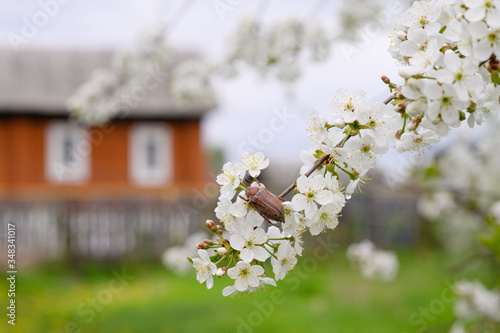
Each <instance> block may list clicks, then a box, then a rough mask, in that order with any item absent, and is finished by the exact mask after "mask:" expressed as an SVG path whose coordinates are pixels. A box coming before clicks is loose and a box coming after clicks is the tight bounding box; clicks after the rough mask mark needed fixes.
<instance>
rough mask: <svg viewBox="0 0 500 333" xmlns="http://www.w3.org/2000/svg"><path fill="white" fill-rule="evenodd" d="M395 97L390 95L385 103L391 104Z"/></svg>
mask: <svg viewBox="0 0 500 333" xmlns="http://www.w3.org/2000/svg"><path fill="white" fill-rule="evenodd" d="M393 99H394V97H392V96H390V97H388V98H387V99H386V100H385V101H384V104H386V105H387V104H389V103H390V102H391V101H392V100H393Z"/></svg>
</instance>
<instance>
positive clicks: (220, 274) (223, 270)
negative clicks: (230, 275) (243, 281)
mask: <svg viewBox="0 0 500 333" xmlns="http://www.w3.org/2000/svg"><path fill="white" fill-rule="evenodd" d="M226 272H227V267H221V268H219V269H218V270H217V272H215V275H217V277H223V276H224V275H226Z"/></svg>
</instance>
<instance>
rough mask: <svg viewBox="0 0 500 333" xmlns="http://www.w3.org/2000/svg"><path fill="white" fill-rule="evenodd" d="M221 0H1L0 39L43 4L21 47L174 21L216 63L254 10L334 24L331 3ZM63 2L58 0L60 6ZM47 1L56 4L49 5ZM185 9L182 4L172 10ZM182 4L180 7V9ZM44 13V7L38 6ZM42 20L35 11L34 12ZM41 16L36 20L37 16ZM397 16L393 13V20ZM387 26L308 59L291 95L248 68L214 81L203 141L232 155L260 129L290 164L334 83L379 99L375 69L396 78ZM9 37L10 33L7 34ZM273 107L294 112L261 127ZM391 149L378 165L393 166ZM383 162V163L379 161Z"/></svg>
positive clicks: (132, 33)
mask: <svg viewBox="0 0 500 333" xmlns="http://www.w3.org/2000/svg"><path fill="white" fill-rule="evenodd" d="M266 1H267V3H269V5H268V6H267V8H265V7H264V6H263V4H264V3H265V2H262V1H255V0H239V1H238V0H222V2H223V3H232V4H236V5H235V6H233V7H232V10H231V11H228V12H226V13H225V15H224V16H223V19H222V18H221V16H220V15H219V14H218V13H217V11H216V10H215V8H214V4H216V3H217V2H218V1H212V0H199V1H190V2H191V3H194V4H193V5H192V6H186V5H185V3H184V6H183V7H180V6H182V5H183V3H182V1H167V0H141V1H131V0H129V1H125V0H107V1H98V0H41V1H29V0H2V1H1V2H0V45H2V46H3V47H10V46H11V45H10V42H9V38H8V36H9V33H16V34H21V33H22V29H23V27H24V26H25V25H26V22H27V21H31V22H32V21H33V20H34V19H35V17H37V15H39V13H40V11H43V9H42V4H45V5H46V6H49V4H52V6H49V7H47V8H50V9H49V10H52V11H53V12H54V15H53V17H51V18H50V19H49V20H48V22H47V23H46V24H43V26H41V27H40V28H39V29H38V31H37V32H36V33H34V36H32V37H31V38H29V40H28V42H27V43H26V44H22V45H21V46H20V48H21V49H22V48H32V47H41V46H43V47H48V46H49V47H57V48H126V47H128V46H130V45H132V43H133V41H134V38H135V37H136V35H137V34H138V33H139V32H140V31H141V30H144V29H147V28H148V27H150V26H152V25H154V24H155V23H157V22H159V21H164V20H167V21H168V20H170V21H172V20H173V21H175V22H177V23H176V25H175V30H174V31H171V32H170V33H169V34H168V37H167V38H168V40H169V41H170V43H172V44H173V45H174V46H176V47H177V48H178V49H180V50H183V49H186V50H197V51H199V52H200V53H201V54H202V55H204V56H205V57H206V58H208V59H212V60H214V61H218V59H220V57H221V55H222V54H223V53H224V50H225V41H226V40H227V37H228V35H229V34H230V33H231V31H232V30H233V29H234V26H235V23H236V22H238V20H239V19H241V18H242V17H244V16H247V15H252V14H257V15H258V16H259V17H261V19H262V20H263V21H264V22H273V21H275V20H279V19H282V18H286V17H289V16H295V17H298V18H301V19H304V20H308V21H312V20H314V19H320V20H323V21H324V22H325V23H326V24H328V25H329V26H330V27H331V28H332V29H334V27H335V22H336V20H335V11H336V5H337V4H336V1H323V0H319V1H299V0H294V1H291V0H273V1H270V0H266ZM62 2H66V3H65V4H59V3H62ZM54 3H58V4H59V5H58V6H57V8H56V7H54V5H53V4H54ZM179 8H184V9H179ZM186 8H187V10H185V9H186ZM45 11H47V10H45ZM39 19H41V17H39ZM42 19H43V18H42ZM394 20H396V17H395V18H394ZM393 26H394V24H393V23H391V24H388V25H387V30H384V31H381V32H379V33H377V34H375V36H373V38H372V39H371V40H370V42H369V43H368V45H367V46H366V47H364V48H363V49H362V50H360V52H361V53H362V54H360V55H356V56H354V57H352V58H351V59H350V60H351V61H348V60H347V59H346V57H345V56H344V55H343V54H342V52H341V51H340V50H339V48H338V47H335V48H334V49H333V51H334V55H333V57H332V58H331V59H330V61H328V62H327V63H323V64H320V65H318V64H316V65H311V66H308V67H307V68H306V71H305V74H304V76H303V77H302V79H301V80H300V82H298V83H297V84H296V85H295V89H294V91H295V95H294V97H293V98H290V97H289V96H288V97H287V95H286V94H285V93H284V92H285V89H284V87H283V85H282V84H279V83H277V82H275V81H273V80H263V79H261V78H259V77H258V76H257V75H255V74H254V73H252V72H250V71H248V72H243V73H242V75H241V76H240V77H238V78H236V79H232V80H228V81H220V80H218V81H217V82H216V89H217V93H218V99H219V107H218V109H217V110H215V111H214V112H212V113H211V114H209V115H208V116H207V117H206V118H205V119H204V122H203V140H204V144H205V145H206V146H207V147H221V148H224V149H225V151H226V153H227V158H228V159H231V160H233V161H234V160H237V159H238V158H239V154H240V151H241V149H242V148H243V147H244V144H245V143H247V142H249V141H250V137H251V136H258V135H259V134H260V135H261V136H262V137H263V138H265V141H266V142H262V141H260V142H259V144H260V145H261V146H262V150H263V151H264V152H265V153H266V154H269V155H270V156H271V157H274V158H276V159H279V160H280V161H283V162H284V161H290V162H297V161H298V155H299V153H300V151H302V150H305V149H307V148H308V147H309V143H308V140H307V138H306V132H305V126H306V125H305V120H306V119H307V115H308V114H309V112H310V111H311V110H312V108H317V109H318V110H320V111H322V110H324V109H325V106H326V105H327V104H328V102H329V101H330V100H331V99H332V96H333V94H334V93H335V91H336V90H337V89H339V88H346V89H363V90H365V91H366V92H367V93H368V96H369V99H370V100H371V101H381V100H383V99H385V98H386V97H387V95H388V92H387V89H386V86H385V85H384V84H383V83H382V82H381V80H380V76H381V75H388V76H389V77H393V78H395V77H397V74H396V73H397V71H396V68H395V62H394V60H393V59H392V58H391V57H390V55H389V54H388V52H387V47H388V35H389V33H390V31H391V30H392V28H393ZM11 36H12V34H11ZM0 74H1V73H0ZM276 110H279V111H280V112H283V110H287V111H285V112H287V113H288V114H290V113H292V114H294V115H295V116H294V118H291V119H289V121H287V123H286V127H284V128H283V129H281V127H280V130H279V131H275V132H274V133H273V136H272V138H269V136H266V135H264V134H268V133H263V132H262V131H264V132H266V130H265V128H268V127H269V126H270V124H271V122H272V118H273V117H276V112H277V111H276ZM394 159H398V160H400V159H401V158H399V157H398V158H396V157H394V155H393V156H392V157H390V156H389V157H388V158H387V159H386V162H385V163H388V161H389V163H388V164H393V163H392V162H390V161H392V160H394ZM385 163H384V164H385Z"/></svg>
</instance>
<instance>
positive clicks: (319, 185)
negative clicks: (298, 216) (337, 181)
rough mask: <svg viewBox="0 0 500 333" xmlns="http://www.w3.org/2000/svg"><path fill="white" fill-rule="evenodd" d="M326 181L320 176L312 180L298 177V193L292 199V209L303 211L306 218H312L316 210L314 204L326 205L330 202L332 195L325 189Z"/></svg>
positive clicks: (316, 207)
mask: <svg viewBox="0 0 500 333" xmlns="http://www.w3.org/2000/svg"><path fill="white" fill-rule="evenodd" d="M325 187H326V181H325V179H324V178H323V177H321V176H314V177H312V178H310V177H306V176H300V177H299V178H298V179H297V189H298V190H299V192H300V193H298V194H296V195H295V196H294V197H293V199H292V207H293V208H294V209H295V210H296V211H302V210H304V212H305V215H306V217H309V218H310V217H312V216H313V215H314V214H315V213H316V211H317V210H318V206H317V205H316V202H317V203H319V204H321V205H326V204H327V203H330V202H332V200H333V194H332V192H331V191H328V190H326V189H325Z"/></svg>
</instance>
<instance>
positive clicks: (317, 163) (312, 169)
mask: <svg viewBox="0 0 500 333" xmlns="http://www.w3.org/2000/svg"><path fill="white" fill-rule="evenodd" d="M393 99H394V97H389V98H387V99H386V100H385V101H384V104H389V103H390V102H391V101H392V100H393ZM350 136H351V135H350V134H348V135H346V137H345V138H344V139H342V141H340V142H339V143H338V144H337V145H336V146H335V148H338V147H342V145H343V144H344V142H345V141H347V139H349V137H350ZM329 158H330V155H328V154H327V155H325V156H323V157H322V158H321V159H319V160H318V161H317V162H316V164H314V166H313V167H312V168H311V170H309V171H307V172H306V174H305V176H306V177H309V176H310V175H311V174H312V173H313V172H314V170H316V169H317V168H319V166H320V165H322V164H323V163H325V161H326V160H327V159H329ZM295 187H296V185H295V182H293V184H291V185H290V186H288V187H287V188H286V190H284V191H283V193H281V194H280V195H279V196H278V197H280V198H284V197H285V196H286V195H287V194H288V193H290V192H291V191H293V190H294V189H295Z"/></svg>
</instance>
